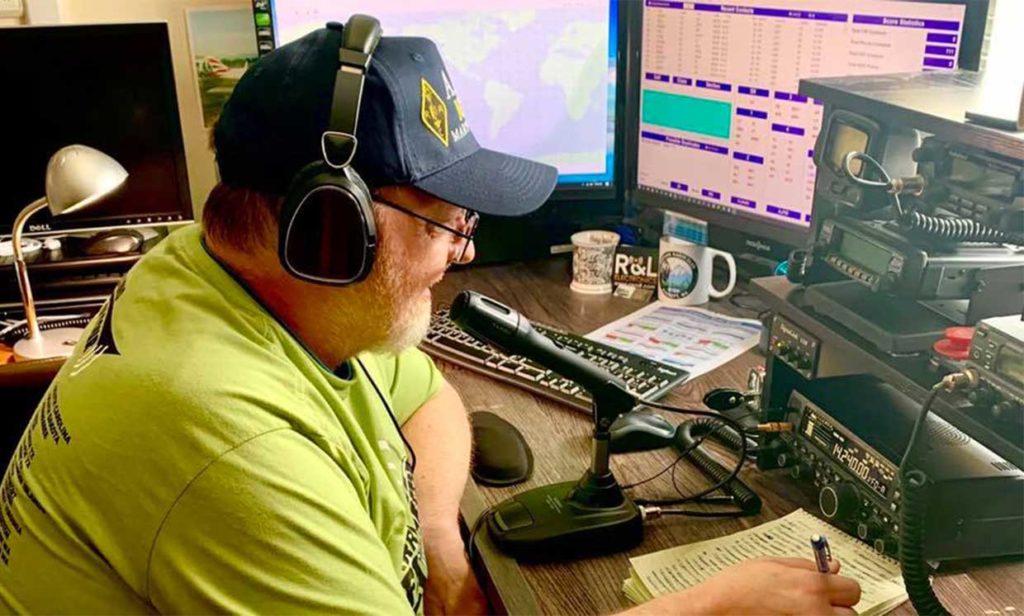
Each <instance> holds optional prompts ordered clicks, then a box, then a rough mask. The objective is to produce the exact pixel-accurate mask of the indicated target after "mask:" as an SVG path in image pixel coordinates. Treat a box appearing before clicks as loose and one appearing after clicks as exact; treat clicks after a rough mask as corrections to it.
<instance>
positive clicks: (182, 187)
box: [0, 22, 194, 238]
mask: <svg viewBox="0 0 1024 616" xmlns="http://www.w3.org/2000/svg"><path fill="white" fill-rule="evenodd" d="M18 30H20V31H22V32H24V31H29V32H33V33H36V32H38V33H48V34H50V35H51V36H52V35H58V34H59V33H64V32H68V33H71V32H72V31H75V32H74V33H73V35H75V36H88V35H89V33H90V32H93V33H110V34H113V35H116V34H118V33H129V34H138V35H139V36H141V37H144V38H152V37H154V36H158V37H162V39H163V40H164V41H165V44H164V45H161V46H160V48H161V52H160V57H159V58H157V62H159V64H160V80H161V86H162V89H163V101H164V104H165V105H166V106H167V109H168V110H169V112H170V113H169V114H168V122H169V124H170V126H169V127H168V128H169V129H170V135H171V139H172V143H170V144H168V145H169V146H170V147H171V148H172V149H173V150H174V155H173V163H174V170H175V176H176V177H175V180H176V182H175V183H176V185H177V186H178V199H177V201H178V205H179V209H178V210H177V211H175V212H166V213H162V214H159V215H155V218H156V219H157V220H155V221H153V220H152V219H153V218H154V215H153V214H152V213H147V214H142V215H141V216H109V215H108V216H96V217H89V216H81V215H77V216H74V217H72V218H67V219H64V218H60V217H55V218H53V219H51V221H50V222H49V224H48V225H47V226H48V228H47V229H43V230H36V231H33V230H30V229H29V228H26V230H25V233H24V235H25V236H26V237H30V236H47V235H53V234H55V233H61V234H65V233H80V232H90V231H103V230H106V229H114V228H123V227H153V226H160V225H172V224H174V225H177V224H183V223H184V222H189V221H192V220H193V216H194V212H193V209H192V193H191V187H190V185H189V179H188V164H187V162H186V157H185V140H184V135H183V134H182V124H181V107H180V106H179V104H178V92H177V84H176V81H175V79H174V64H173V56H172V53H171V39H170V29H169V26H168V24H167V22H138V23H118V24H66V25H26V26H19V27H18ZM39 192H40V195H42V193H43V178H39ZM26 205H27V204H26ZM142 218H148V219H150V221H149V222H147V221H144V220H142ZM136 219H138V220H136ZM13 222H14V221H13V220H12V221H11V224H13ZM9 237H10V232H9V229H8V228H7V226H6V224H4V225H3V226H0V238H9Z"/></svg>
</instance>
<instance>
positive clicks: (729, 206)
mask: <svg viewBox="0 0 1024 616" xmlns="http://www.w3.org/2000/svg"><path fill="white" fill-rule="evenodd" d="M987 8H988V2H987V0H980V1H972V0H959V1H949V2H920V1H903V0H858V2H856V3H851V2H848V1H847V0H730V1H729V4H719V3H706V2H680V1H675V0H645V1H644V3H643V10H642V13H643V15H642V23H641V28H642V30H641V37H640V41H641V42H640V48H641V49H640V51H641V61H640V71H639V75H637V76H636V82H635V83H636V91H638V93H639V94H638V98H639V100H638V101H637V109H638V116H639V117H638V130H637V133H638V134H637V135H636V136H635V139H636V145H635V148H636V149H635V150H634V151H635V152H636V154H637V171H636V178H635V182H636V184H635V185H636V187H637V200H638V202H639V204H640V205H641V206H643V207H648V206H651V207H657V208H668V209H672V210H677V211H681V212H683V213H687V214H691V215H695V216H698V217H700V218H702V219H704V220H707V221H708V222H709V223H710V224H711V229H710V234H711V238H710V239H711V241H712V243H715V244H716V245H720V246H721V247H723V248H725V249H728V250H732V251H733V252H739V253H749V254H754V255H757V254H760V253H766V255H767V256H769V257H771V258H774V259H778V258H780V257H784V255H785V253H786V252H787V251H788V248H787V247H791V246H798V245H802V244H804V243H805V241H806V239H807V235H808V231H809V226H810V220H811V203H812V197H813V191H814V180H815V166H814V161H813V155H814V147H815V140H816V139H817V137H818V133H819V131H820V129H821V124H822V112H823V105H822V104H821V103H820V101H816V100H808V98H807V97H805V96H802V95H800V94H798V92H797V90H798V83H799V80H800V79H802V78H809V77H827V76H839V75H856V74H882V73H898V72H911V71H921V70H951V69H954V68H956V67H958V66H959V67H961V68H971V69H976V68H977V67H978V64H979V58H980V50H981V42H982V35H983V33H984V24H985V17H986V13H987ZM851 138H852V137H851Z"/></svg>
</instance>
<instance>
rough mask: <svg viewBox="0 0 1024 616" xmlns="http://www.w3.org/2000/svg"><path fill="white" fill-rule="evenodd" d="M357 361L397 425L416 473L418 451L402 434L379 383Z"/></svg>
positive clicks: (361, 361) (361, 363)
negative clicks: (378, 385)
mask: <svg viewBox="0 0 1024 616" xmlns="http://www.w3.org/2000/svg"><path fill="white" fill-rule="evenodd" d="M355 359H356V363H357V364H359V367H360V368H362V370H363V374H365V375H366V378H367V379H369V380H370V385H373V391H375V392H377V397H378V398H380V402H381V404H383V405H384V408H385V409H387V412H388V417H390V418H391V423H392V424H394V425H395V431H396V432H398V436H399V437H401V439H402V443H404V444H405V448H406V449H407V450H409V459H410V461H411V463H412V471H413V472H416V450H415V449H413V448H412V445H410V444H409V440H408V439H407V438H405V434H404V433H403V432H402V426H400V425H398V418H397V417H395V412H394V411H393V410H391V405H390V404H388V401H387V399H386V398H385V397H384V394H382V393H381V392H380V388H379V387H377V382H376V381H374V380H373V376H372V375H371V374H370V371H369V370H367V369H366V366H364V365H363V360H361V359H359V358H358V357H356V358H355Z"/></svg>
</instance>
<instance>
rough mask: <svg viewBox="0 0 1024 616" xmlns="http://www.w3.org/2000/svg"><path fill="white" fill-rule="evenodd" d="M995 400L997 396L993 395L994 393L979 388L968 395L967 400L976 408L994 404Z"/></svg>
mask: <svg viewBox="0 0 1024 616" xmlns="http://www.w3.org/2000/svg"><path fill="white" fill-rule="evenodd" d="M994 399H995V396H993V395H992V391H991V390H990V389H988V388H986V387H979V388H978V389H974V390H971V391H970V392H969V393H968V394H967V400H969V401H970V403H971V404H973V405H975V406H988V405H989V404H992V402H994Z"/></svg>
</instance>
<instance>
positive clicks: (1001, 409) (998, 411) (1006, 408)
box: [992, 400, 1017, 419]
mask: <svg viewBox="0 0 1024 616" xmlns="http://www.w3.org/2000/svg"><path fill="white" fill-rule="evenodd" d="M1016 411H1017V405H1016V404H1014V403H1013V402H1010V401H1009V400H1003V401H1002V402H1000V403H999V404H997V405H995V406H993V407H992V416H993V417H995V418H996V419H1006V418H1008V417H1012V416H1013V415H1014V414H1015V413H1016Z"/></svg>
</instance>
